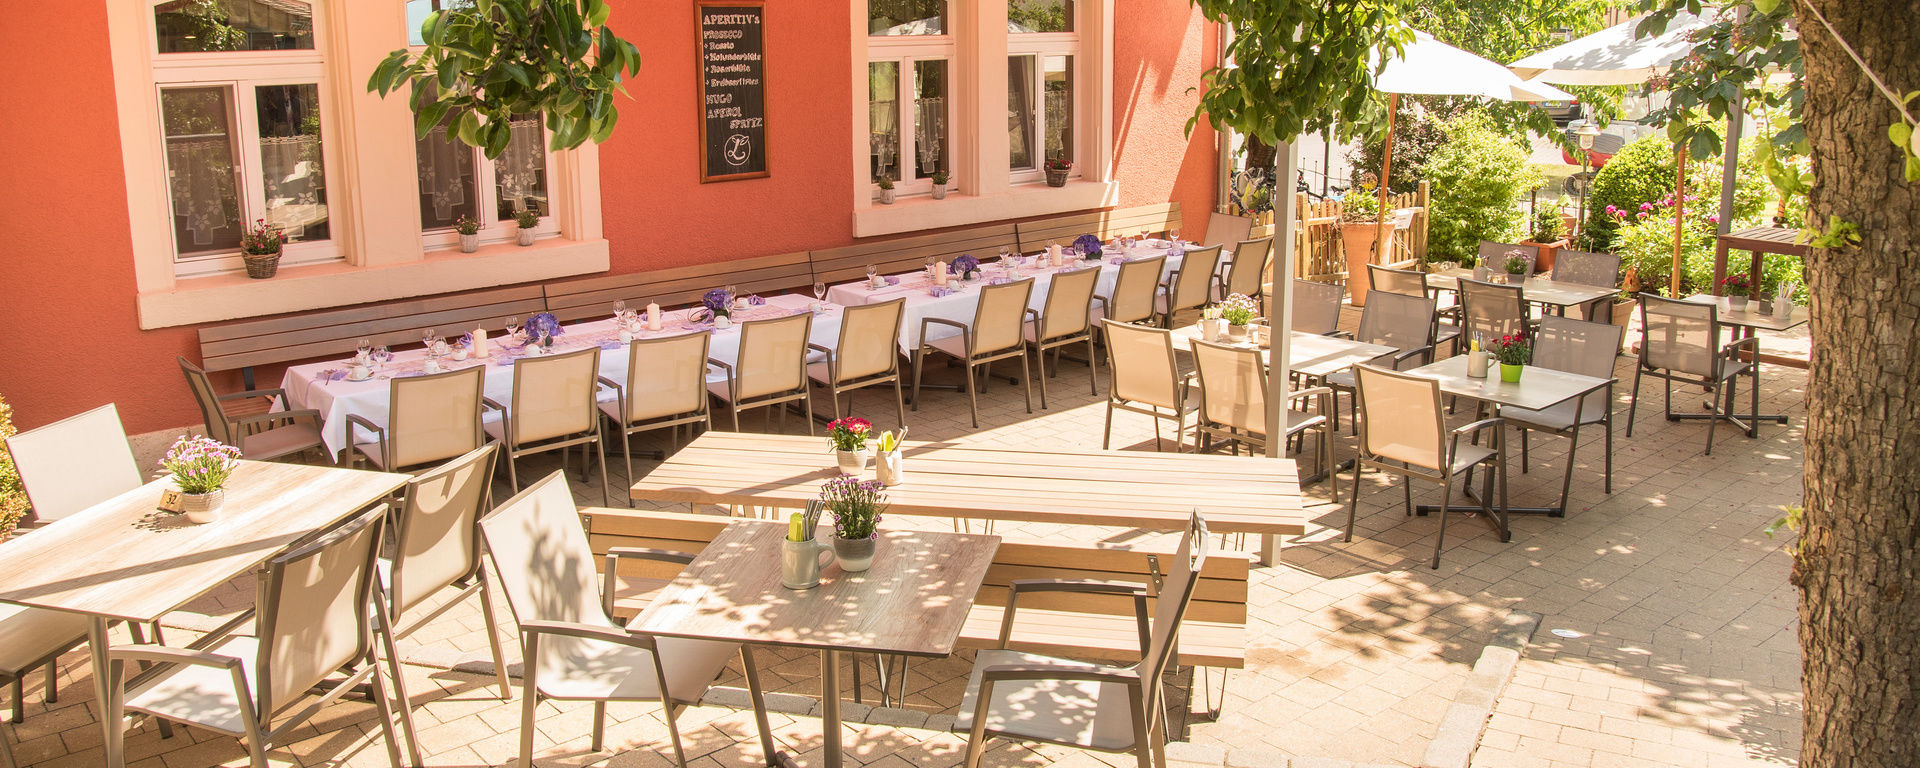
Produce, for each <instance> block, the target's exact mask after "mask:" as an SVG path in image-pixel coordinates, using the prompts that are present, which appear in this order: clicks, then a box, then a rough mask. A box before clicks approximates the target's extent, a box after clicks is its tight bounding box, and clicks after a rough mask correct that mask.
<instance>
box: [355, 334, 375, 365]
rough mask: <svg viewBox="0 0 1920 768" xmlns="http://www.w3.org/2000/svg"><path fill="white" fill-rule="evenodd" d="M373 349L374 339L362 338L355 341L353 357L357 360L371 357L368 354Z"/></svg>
mask: <svg viewBox="0 0 1920 768" xmlns="http://www.w3.org/2000/svg"><path fill="white" fill-rule="evenodd" d="M372 351H373V340H372V339H361V340H359V341H356V342H354V343H353V359H354V360H356V361H361V360H367V359H369V358H368V357H367V354H368V353H370V352H372Z"/></svg>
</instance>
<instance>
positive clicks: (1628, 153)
mask: <svg viewBox="0 0 1920 768" xmlns="http://www.w3.org/2000/svg"><path fill="white" fill-rule="evenodd" d="M1759 144H1761V143H1760V142H1755V145H1759ZM1764 152H1765V150H1763V149H1760V148H1759V147H1758V146H1754V147H1750V148H1749V149H1748V150H1747V151H1746V152H1745V153H1744V154H1742V155H1741V158H1740V164H1739V169H1738V173H1736V174H1735V177H1736V180H1735V182H1734V185H1735V186H1734V199H1733V215H1734V221H1735V225H1736V226H1739V225H1740V223H1742V222H1747V223H1758V222H1759V220H1760V218H1759V217H1760V215H1761V213H1762V209H1763V208H1765V207H1766V202H1767V198H1768V196H1769V193H1768V188H1767V181H1766V175H1765V174H1764V173H1763V172H1762V171H1761V165H1762V159H1761V155H1762V154H1764ZM1674 175H1675V166H1674V151H1673V147H1672V146H1670V145H1668V144H1667V142H1666V140H1665V138H1663V137H1661V136H1659V135H1658V134H1654V135H1648V136H1642V137H1640V138H1639V139H1637V140H1635V141H1634V142H1633V143H1631V144H1628V145H1627V146H1626V147H1625V148H1623V149H1621V150H1620V153H1619V154H1616V155H1614V156H1613V159H1612V160H1609V161H1607V165H1606V167H1604V168H1601V169H1600V170H1599V172H1597V173H1595V174H1594V177H1593V191H1592V192H1591V193H1589V194H1588V195H1587V226H1586V237H1587V240H1586V241H1584V242H1583V243H1582V245H1583V246H1586V247H1587V248H1588V249H1589V250H1595V251H1611V250H1614V249H1615V246H1616V243H1615V234H1616V231H1617V230H1618V229H1619V227H1620V226H1621V224H1622V219H1621V217H1620V216H1619V215H1617V213H1618V212H1626V213H1627V214H1629V215H1634V214H1637V213H1638V212H1641V211H1643V210H1645V209H1644V208H1643V206H1653V205H1657V204H1659V203H1660V201H1661V200H1663V199H1666V198H1667V197H1668V196H1670V195H1672V194H1673V191H1674V184H1673V182H1674ZM1687 194H1688V195H1689V196H1696V195H1697V196H1699V201H1698V202H1689V203H1688V205H1689V206H1691V207H1697V208H1699V209H1700V211H1701V214H1702V215H1706V214H1716V215H1717V214H1718V212H1719V202H1718V201H1719V199H1720V166H1719V164H1717V163H1689V164H1688V165H1687ZM1669 250H1671V249H1669Z"/></svg>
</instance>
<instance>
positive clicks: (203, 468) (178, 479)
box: [160, 437, 240, 493]
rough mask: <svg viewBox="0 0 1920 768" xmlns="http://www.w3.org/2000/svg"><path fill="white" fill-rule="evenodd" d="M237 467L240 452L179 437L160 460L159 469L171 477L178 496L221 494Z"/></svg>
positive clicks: (212, 441) (208, 441) (206, 440)
mask: <svg viewBox="0 0 1920 768" xmlns="http://www.w3.org/2000/svg"><path fill="white" fill-rule="evenodd" d="M239 466H240V449H239V448H235V447H233V446H231V445H227V444H225V443H222V442H220V441H218V440H215V439H213V438H210V437H182V438H180V439H179V440H177V441H175V442H174V444H173V447H172V448H169V449H167V455H166V456H165V457H163V458H161V459H160V468H161V469H164V470H166V471H167V473H168V474H171V475H172V476H173V484H174V485H177V486H179V487H180V492H181V493H212V492H214V491H217V490H220V488H221V487H222V486H224V485H226V482H227V478H228V477H230V476H232V475H233V470H234V469H235V468H237V467H239Z"/></svg>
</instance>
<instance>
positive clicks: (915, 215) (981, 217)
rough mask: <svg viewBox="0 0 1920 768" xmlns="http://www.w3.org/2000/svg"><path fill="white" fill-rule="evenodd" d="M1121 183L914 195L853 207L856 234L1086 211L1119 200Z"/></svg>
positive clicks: (1019, 186) (1075, 183) (1040, 185)
mask: <svg viewBox="0 0 1920 768" xmlns="http://www.w3.org/2000/svg"><path fill="white" fill-rule="evenodd" d="M1119 200H1120V186H1119V184H1117V183H1115V182H1111V181H1081V180H1078V179H1074V180H1069V181H1068V182H1067V185H1066V186H1064V187H1049V186H1047V185H1046V184H1044V183H1035V184H1017V185H1014V186H1013V187H1012V188H1010V189H1008V190H1007V191H1005V192H1000V193H996V194H992V195H962V194H956V193H953V192H948V193H947V197H946V199H944V200H935V199H933V197H932V196H919V195H916V196H913V197H909V198H906V199H904V200H899V201H897V202H895V203H894V204H892V205H880V204H879V203H877V202H876V203H872V204H870V205H869V206H868V207H866V208H855V209H854V211H853V236H854V237H873V236H875V235H891V234H897V233H900V232H916V231H919V230H925V229H941V228H944V227H958V226H962V225H966V224H978V223H981V222H987V221H1005V220H1007V219H1018V218H1024V217H1027V216H1044V215H1046V214H1051V213H1066V212H1069V211H1084V210H1088V209H1092V208H1105V207H1109V206H1113V205H1118V204H1119Z"/></svg>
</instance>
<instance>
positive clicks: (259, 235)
mask: <svg viewBox="0 0 1920 768" xmlns="http://www.w3.org/2000/svg"><path fill="white" fill-rule="evenodd" d="M286 244H287V233H285V232H282V231H280V227H278V226H276V225H273V224H268V223H267V220H266V219H254V220H253V226H252V227H250V228H248V229H247V231H245V232H242V233H240V260H241V261H243V262H246V265H247V277H251V278H253V279H255V280H265V279H267V278H269V277H273V276H274V274H275V273H277V272H279V271H280V248H281V246H284V245H286Z"/></svg>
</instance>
